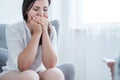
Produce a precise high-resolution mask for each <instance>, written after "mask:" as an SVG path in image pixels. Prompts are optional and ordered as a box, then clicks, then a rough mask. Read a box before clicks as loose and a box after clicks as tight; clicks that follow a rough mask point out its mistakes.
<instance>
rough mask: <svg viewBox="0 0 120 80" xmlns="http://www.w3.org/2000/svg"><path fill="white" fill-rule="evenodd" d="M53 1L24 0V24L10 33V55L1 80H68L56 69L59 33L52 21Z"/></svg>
mask: <svg viewBox="0 0 120 80" xmlns="http://www.w3.org/2000/svg"><path fill="white" fill-rule="evenodd" d="M50 2H51V1H50V0H24V1H23V6H22V13H23V18H24V21H23V22H19V23H16V24H14V25H12V26H9V27H7V29H6V40H7V46H8V51H9V56H8V61H7V63H6V66H5V67H3V68H2V69H3V72H2V74H1V76H0V80H64V76H63V73H62V72H61V71H60V70H59V69H57V68H55V65H56V63H57V55H56V33H55V29H54V28H53V27H52V25H51V24H50V22H49V21H48V7H49V5H50Z"/></svg>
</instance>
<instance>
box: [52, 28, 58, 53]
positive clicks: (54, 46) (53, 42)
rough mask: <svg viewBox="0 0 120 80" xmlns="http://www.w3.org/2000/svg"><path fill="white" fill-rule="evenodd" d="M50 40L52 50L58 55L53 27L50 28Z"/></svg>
mask: <svg viewBox="0 0 120 80" xmlns="http://www.w3.org/2000/svg"><path fill="white" fill-rule="evenodd" d="M50 40H51V43H52V46H53V49H54V50H55V51H56V53H58V49H57V33H56V30H55V27H54V26H52V32H51V36H50Z"/></svg>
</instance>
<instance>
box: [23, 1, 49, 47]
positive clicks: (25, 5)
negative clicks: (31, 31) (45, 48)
mask: <svg viewBox="0 0 120 80" xmlns="http://www.w3.org/2000/svg"><path fill="white" fill-rule="evenodd" d="M35 1H37V0H24V1H23V4H22V15H23V19H24V20H25V21H26V22H27V20H28V15H27V12H28V11H29V10H30V9H31V8H32V6H33V4H34V3H35ZM48 4H49V6H50V4H51V0H48ZM48 34H49V36H50V28H49V27H48ZM41 44H42V36H41V38H40V41H39V45H41Z"/></svg>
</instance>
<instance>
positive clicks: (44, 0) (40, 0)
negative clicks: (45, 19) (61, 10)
mask: <svg viewBox="0 0 120 80" xmlns="http://www.w3.org/2000/svg"><path fill="white" fill-rule="evenodd" d="M48 5H49V3H48V0H36V1H35V3H34V5H33V6H48Z"/></svg>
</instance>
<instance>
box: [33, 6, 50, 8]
mask: <svg viewBox="0 0 120 80" xmlns="http://www.w3.org/2000/svg"><path fill="white" fill-rule="evenodd" d="M33 7H35V8H40V6H33ZM43 7H44V8H48V6H43Z"/></svg>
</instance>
